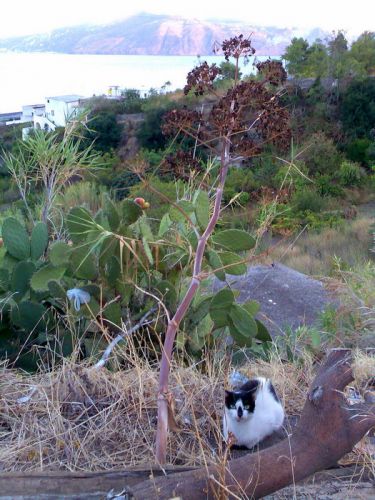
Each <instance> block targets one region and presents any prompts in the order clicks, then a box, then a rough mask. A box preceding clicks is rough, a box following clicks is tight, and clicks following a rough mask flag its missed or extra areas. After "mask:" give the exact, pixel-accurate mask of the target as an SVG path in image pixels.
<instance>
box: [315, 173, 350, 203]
mask: <svg viewBox="0 0 375 500" xmlns="http://www.w3.org/2000/svg"><path fill="white" fill-rule="evenodd" d="M315 185H316V190H317V192H318V193H319V194H320V195H321V196H324V197H327V196H332V197H334V198H337V197H339V196H342V195H343V194H344V192H343V190H342V188H341V187H340V186H338V185H337V181H336V179H335V177H333V176H331V175H319V176H318V177H316V179H315Z"/></svg>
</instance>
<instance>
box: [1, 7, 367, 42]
mask: <svg viewBox="0 0 375 500" xmlns="http://www.w3.org/2000/svg"><path fill="white" fill-rule="evenodd" d="M230 5H231V3H230V2H225V1H224V2H223V1H222V0H187V1H181V0H180V1H178V0H135V1H133V2H131V1H130V0H109V1H108V2H105V1H103V0H63V1H61V0H10V1H8V0H0V38H6V37H9V36H18V35H27V34H33V33H44V32H48V31H51V30H53V29H56V28H61V27H66V26H73V25H78V24H105V23H109V22H112V21H115V20H120V19H124V18H126V17H129V16H131V15H134V14H136V13H139V12H149V13H154V14H169V15H178V16H182V17H187V18H197V19H208V18H215V19H238V20H241V21H245V22H249V23H250V24H252V25H268V26H270V25H273V26H280V27H292V26H293V27H298V28H312V27H319V28H322V29H324V30H327V31H332V30H338V29H343V30H345V31H346V32H347V33H348V35H358V34H360V33H361V32H363V31H365V30H369V31H375V0H357V1H356V2H344V1H342V0H314V1H313V0H309V1H304V2H303V1H301V0H300V1H299V2H298V1H297V0H283V1H280V0H268V1H267V2H265V3H264V4H263V5H264V8H261V7H259V6H261V5H262V3H259V2H257V3H255V2H250V1H249V0H236V1H235V2H234V3H233V5H234V8H233V10H230V9H229V6H230Z"/></svg>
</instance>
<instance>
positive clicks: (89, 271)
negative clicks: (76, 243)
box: [70, 245, 98, 280]
mask: <svg viewBox="0 0 375 500" xmlns="http://www.w3.org/2000/svg"><path fill="white" fill-rule="evenodd" d="M70 263H71V266H72V270H73V273H74V275H75V276H76V277H77V278H82V279H87V280H94V279H95V278H96V277H97V275H98V268H97V265H96V259H95V255H94V254H93V253H92V252H90V248H89V247H88V246H87V245H85V246H80V247H78V248H75V249H74V250H73V251H72V253H71V254H70Z"/></svg>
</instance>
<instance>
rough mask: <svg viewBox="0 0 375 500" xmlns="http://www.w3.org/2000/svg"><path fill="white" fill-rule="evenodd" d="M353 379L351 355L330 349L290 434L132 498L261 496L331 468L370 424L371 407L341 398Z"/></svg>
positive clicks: (374, 422)
mask: <svg viewBox="0 0 375 500" xmlns="http://www.w3.org/2000/svg"><path fill="white" fill-rule="evenodd" d="M352 381H353V372H352V369H351V353H350V350H348V349H334V350H332V351H331V352H330V353H329V355H328V356H327V358H326V360H325V362H324V363H323V364H322V365H321V367H320V369H319V371H318V373H317V375H316V377H315V379H314V381H313V383H312V385H311V387H310V389H309V392H308V397H307V399H306V403H305V406H304V408H303V411H302V415H301V419H300V421H299V423H298V425H297V427H296V429H295V431H294V432H293V435H292V436H290V437H288V438H286V439H284V440H283V441H282V442H280V443H279V444H276V445H275V446H272V447H271V448H267V449H265V450H263V451H260V452H258V453H252V454H247V455H246V456H244V457H241V458H238V459H235V460H232V461H230V462H229V463H228V464H227V466H226V467H225V468H224V466H220V465H219V466H212V467H208V468H204V469H198V470H193V471H189V472H183V473H178V474H174V475H173V477H171V476H169V477H162V478H153V479H152V480H151V481H145V482H143V483H139V484H137V485H136V486H134V487H133V488H132V490H131V493H132V494H133V495H134V497H135V498H136V499H139V500H141V499H142V500H146V499H159V500H162V499H170V498H173V497H181V498H183V499H184V500H190V499H191V500H199V499H206V498H208V499H214V498H216V499H217V498H230V497H231V496H232V495H231V494H233V497H234V496H235V495H236V497H237V498H238V497H240V498H243V497H247V498H248V497H253V498H261V497H263V496H265V495H268V494H271V493H273V492H275V491H278V490H279V489H281V488H283V487H285V486H288V485H289V484H292V483H294V482H297V481H300V480H302V479H304V478H306V477H308V476H310V475H312V474H313V473H314V472H317V471H320V470H323V469H327V468H329V467H332V466H334V465H335V464H336V463H337V461H338V460H339V459H340V458H342V457H343V456H344V455H345V454H346V453H349V452H350V451H351V450H352V449H353V447H354V445H355V444H356V443H357V442H358V441H360V439H361V438H362V437H363V436H364V435H365V434H366V433H367V432H368V431H369V430H370V429H371V428H372V427H373V426H375V405H374V404H373V403H362V404H358V405H352V406H350V405H349V404H348V403H347V401H346V398H345V396H344V394H343V391H344V389H345V387H346V386H347V385H348V384H349V383H350V382H352Z"/></svg>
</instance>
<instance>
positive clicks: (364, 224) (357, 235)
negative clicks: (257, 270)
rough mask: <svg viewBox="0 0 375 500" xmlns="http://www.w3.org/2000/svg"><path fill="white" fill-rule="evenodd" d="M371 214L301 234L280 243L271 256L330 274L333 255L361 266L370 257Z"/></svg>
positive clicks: (311, 271) (313, 272)
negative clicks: (289, 240)
mask: <svg viewBox="0 0 375 500" xmlns="http://www.w3.org/2000/svg"><path fill="white" fill-rule="evenodd" d="M373 222H374V221H373V219H372V218H370V217H362V218H358V219H356V220H354V221H351V222H349V221H348V222H347V223H345V225H344V226H343V227H342V228H340V229H330V228H328V229H325V230H323V231H321V232H319V233H315V232H310V233H303V234H302V235H301V236H300V237H299V238H298V239H297V240H296V241H294V242H283V243H282V244H280V245H277V246H276V247H275V249H274V251H273V252H272V258H273V259H274V260H277V261H280V262H282V263H283V264H285V265H287V266H289V267H292V268H293V269H296V270H297V271H300V272H303V273H306V274H310V275H314V276H327V275H329V274H331V273H332V269H333V267H334V258H338V259H341V261H342V262H344V263H345V264H346V265H349V266H357V265H363V264H364V263H365V262H366V261H368V260H369V259H370V258H371V254H370V246H371V238H370V227H371V224H373Z"/></svg>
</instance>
